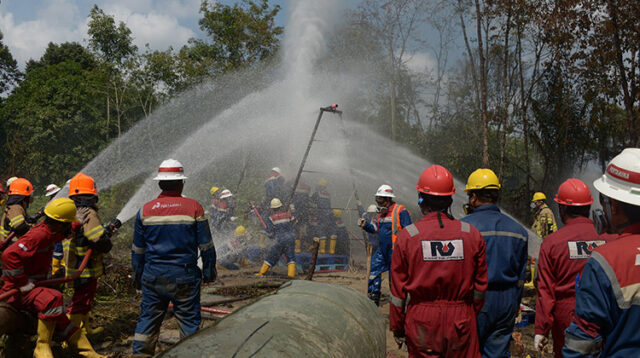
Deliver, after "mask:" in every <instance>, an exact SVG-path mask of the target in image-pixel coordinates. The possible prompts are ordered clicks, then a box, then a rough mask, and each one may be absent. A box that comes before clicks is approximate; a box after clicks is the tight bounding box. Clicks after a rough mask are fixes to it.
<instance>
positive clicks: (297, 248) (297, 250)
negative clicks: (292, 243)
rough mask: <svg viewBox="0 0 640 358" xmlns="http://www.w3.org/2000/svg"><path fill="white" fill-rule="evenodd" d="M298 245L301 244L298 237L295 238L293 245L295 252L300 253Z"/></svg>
mask: <svg viewBox="0 0 640 358" xmlns="http://www.w3.org/2000/svg"><path fill="white" fill-rule="evenodd" d="M300 245H301V243H300V239H297V240H296V247H295V251H296V254H299V253H300Z"/></svg>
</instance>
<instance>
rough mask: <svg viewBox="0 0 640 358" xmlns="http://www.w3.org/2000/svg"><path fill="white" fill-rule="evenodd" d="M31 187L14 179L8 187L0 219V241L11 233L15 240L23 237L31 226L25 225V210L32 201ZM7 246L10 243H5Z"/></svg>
mask: <svg viewBox="0 0 640 358" xmlns="http://www.w3.org/2000/svg"><path fill="white" fill-rule="evenodd" d="M32 194H33V185H32V184H31V182H30V181H28V180H27V179H25V178H15V179H14V180H11V184H10V185H9V195H8V197H7V204H6V205H7V206H6V207H5V208H4V212H3V214H2V218H1V219H0V225H1V226H0V239H1V240H3V241H4V240H5V238H7V237H8V236H9V234H11V233H12V232H15V239H17V238H19V237H20V236H22V235H24V234H25V233H26V232H27V231H29V228H30V227H31V225H29V223H27V220H26V218H27V208H28V207H29V204H31V202H32V201H33V197H32ZM6 244H7V245H9V244H10V243H9V242H7V243H6Z"/></svg>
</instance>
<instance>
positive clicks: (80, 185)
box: [69, 173, 98, 196]
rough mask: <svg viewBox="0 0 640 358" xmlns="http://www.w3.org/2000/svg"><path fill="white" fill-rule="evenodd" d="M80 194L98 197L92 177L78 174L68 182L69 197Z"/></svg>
mask: <svg viewBox="0 0 640 358" xmlns="http://www.w3.org/2000/svg"><path fill="white" fill-rule="evenodd" d="M82 194H91V195H98V188H96V181H95V180H93V178H92V177H90V176H88V175H86V174H83V173H78V174H76V176H74V177H73V178H71V181H69V196H74V195H82Z"/></svg>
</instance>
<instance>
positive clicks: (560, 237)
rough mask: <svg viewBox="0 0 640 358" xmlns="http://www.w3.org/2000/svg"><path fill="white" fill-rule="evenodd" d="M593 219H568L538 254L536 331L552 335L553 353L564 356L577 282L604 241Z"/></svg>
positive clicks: (548, 237) (546, 240)
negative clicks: (565, 340) (585, 266)
mask: <svg viewBox="0 0 640 358" xmlns="http://www.w3.org/2000/svg"><path fill="white" fill-rule="evenodd" d="M607 238H608V237H603V236H600V237H598V233H597V232H596V229H595V227H594V224H593V221H591V219H588V218H585V217H577V218H573V219H569V220H567V222H566V223H565V226H564V227H563V228H562V229H560V230H558V231H556V232H554V233H552V234H550V235H549V236H547V238H546V239H544V240H543V241H542V245H541V246H540V255H539V257H538V288H537V290H538V298H537V300H536V324H535V333H536V334H542V335H544V336H547V335H548V334H549V331H551V334H552V335H553V352H554V355H555V357H556V358H558V357H562V347H563V346H564V331H565V330H566V329H567V327H569V324H571V318H572V316H573V308H574V305H575V302H576V282H577V281H579V279H578V278H577V277H578V275H579V274H581V273H582V269H583V268H584V265H585V264H586V263H587V259H588V258H589V256H591V251H593V249H595V248H596V247H598V246H600V245H603V244H605V242H606V241H608V240H607Z"/></svg>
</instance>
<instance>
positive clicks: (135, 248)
mask: <svg viewBox="0 0 640 358" xmlns="http://www.w3.org/2000/svg"><path fill="white" fill-rule="evenodd" d="M131 250H132V251H133V253H134V254H138V255H142V254H144V252H145V248H144V247H140V246H136V244H133V245H132V246H131Z"/></svg>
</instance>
